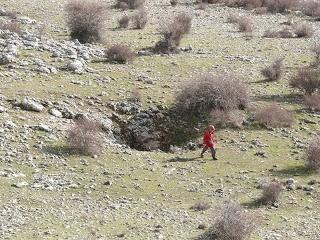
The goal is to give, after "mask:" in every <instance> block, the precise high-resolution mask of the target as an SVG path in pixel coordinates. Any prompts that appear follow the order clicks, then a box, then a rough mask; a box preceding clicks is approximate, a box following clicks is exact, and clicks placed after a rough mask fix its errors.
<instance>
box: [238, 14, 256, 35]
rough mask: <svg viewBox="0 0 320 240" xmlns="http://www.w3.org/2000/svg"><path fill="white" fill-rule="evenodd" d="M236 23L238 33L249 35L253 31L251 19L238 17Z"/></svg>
mask: <svg viewBox="0 0 320 240" xmlns="http://www.w3.org/2000/svg"><path fill="white" fill-rule="evenodd" d="M236 23H237V24H238V27H239V31H240V32H246V33H250V32H252V31H253V23H252V19H250V18H248V17H239V18H238V19H237V22H236Z"/></svg>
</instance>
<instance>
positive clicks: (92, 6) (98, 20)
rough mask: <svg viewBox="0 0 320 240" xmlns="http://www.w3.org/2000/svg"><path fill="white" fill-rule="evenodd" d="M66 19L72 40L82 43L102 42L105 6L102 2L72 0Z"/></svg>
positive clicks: (67, 7) (67, 8) (67, 9)
mask: <svg viewBox="0 0 320 240" xmlns="http://www.w3.org/2000/svg"><path fill="white" fill-rule="evenodd" d="M66 17H67V25H68V27H69V30H70V36H71V38H72V39H78V40H79V41H80V42H81V43H86V42H98V41H101V40H102V38H103V34H102V31H103V28H104V23H105V6H104V5H103V4H102V3H101V2H99V1H97V0H92V1H86V0H71V1H69V3H68V4H67V5H66Z"/></svg>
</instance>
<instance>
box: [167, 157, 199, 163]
mask: <svg viewBox="0 0 320 240" xmlns="http://www.w3.org/2000/svg"><path fill="white" fill-rule="evenodd" d="M198 159H201V158H200V157H192V158H190V157H174V158H171V159H169V160H168V162H192V161H196V160H198Z"/></svg>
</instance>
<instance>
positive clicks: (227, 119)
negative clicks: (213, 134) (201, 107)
mask: <svg viewBox="0 0 320 240" xmlns="http://www.w3.org/2000/svg"><path fill="white" fill-rule="evenodd" d="M210 115H211V119H212V120H211V122H212V123H213V124H214V125H215V126H216V127H219V128H226V127H233V128H241V127H242V124H243V122H244V120H245V115H244V114H243V112H242V111H239V110H221V109H215V110H213V111H212V112H211V114H210Z"/></svg>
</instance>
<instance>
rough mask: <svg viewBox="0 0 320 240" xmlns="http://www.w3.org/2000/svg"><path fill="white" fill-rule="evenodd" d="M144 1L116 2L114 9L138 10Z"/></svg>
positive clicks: (125, 0)
mask: <svg viewBox="0 0 320 240" xmlns="http://www.w3.org/2000/svg"><path fill="white" fill-rule="evenodd" d="M144 3H145V0H117V3H116V7H117V8H121V9H138V8H142V7H143V6H144Z"/></svg>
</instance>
